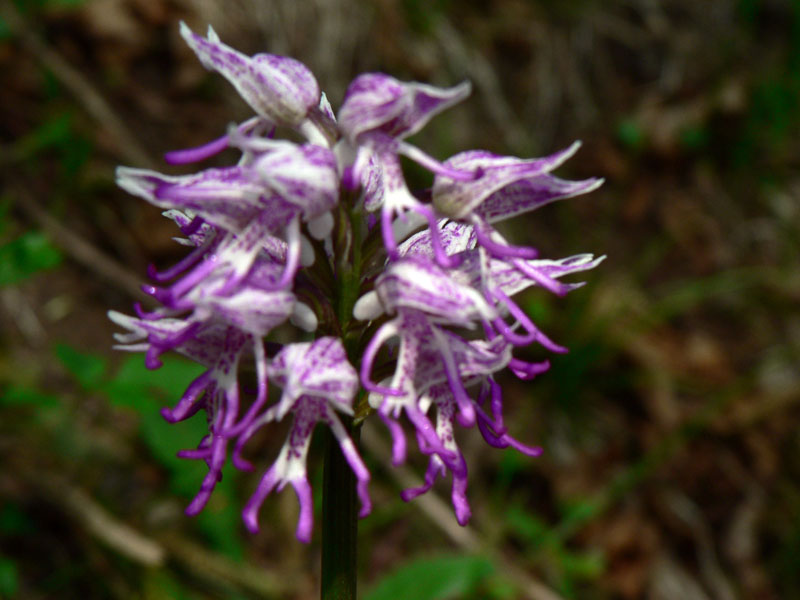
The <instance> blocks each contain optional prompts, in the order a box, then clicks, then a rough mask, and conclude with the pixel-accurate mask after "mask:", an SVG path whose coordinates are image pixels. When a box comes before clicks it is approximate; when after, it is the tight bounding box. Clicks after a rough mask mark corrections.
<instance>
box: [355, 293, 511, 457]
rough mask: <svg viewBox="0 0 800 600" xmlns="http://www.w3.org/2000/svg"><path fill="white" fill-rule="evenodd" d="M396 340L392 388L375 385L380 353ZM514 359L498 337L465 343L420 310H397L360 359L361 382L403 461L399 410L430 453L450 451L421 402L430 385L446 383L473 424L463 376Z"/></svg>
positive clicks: (463, 416)
mask: <svg viewBox="0 0 800 600" xmlns="http://www.w3.org/2000/svg"><path fill="white" fill-rule="evenodd" d="M392 338H400V345H399V348H398V350H397V358H396V366H395V369H394V375H393V376H392V378H391V380H390V381H389V384H388V386H387V385H386V382H381V383H380V384H376V383H374V382H373V381H372V379H371V373H372V371H373V367H374V366H375V362H376V358H377V355H378V352H379V350H380V348H381V347H382V346H383V345H384V344H386V343H387V342H388V341H389V340H391V339H392ZM510 360H511V352H510V346H509V345H508V344H506V343H504V342H503V341H502V340H501V339H500V338H498V339H497V340H495V341H493V342H478V341H475V342H467V341H466V340H464V339H463V338H461V337H460V336H459V335H457V334H455V333H453V332H451V331H449V330H446V329H443V328H441V327H439V326H437V325H435V324H434V323H433V322H432V321H431V320H430V319H429V318H428V317H427V316H426V315H425V314H424V313H422V312H421V311H418V310H413V309H405V308H401V309H399V310H398V311H397V317H396V318H395V319H393V320H392V321H389V322H387V323H385V324H384V325H382V326H381V327H380V328H379V329H378V331H377V332H376V333H375V335H374V336H373V338H372V339H371V340H370V342H369V344H368V345H367V347H366V349H365V350H364V357H363V359H362V363H361V382H362V385H363V386H364V387H365V388H366V389H367V390H369V391H370V392H372V394H371V395H370V403H371V404H372V405H373V408H376V409H377V410H378V413H379V414H380V415H381V417H382V418H383V419H384V421H385V422H386V424H387V426H389V428H390V430H391V432H392V437H393V440H394V445H393V462H394V463H395V464H399V463H402V462H403V461H404V460H405V437H404V436H403V433H402V429H400V427H399V425H398V424H397V422H396V420H397V418H398V417H399V416H400V414H401V413H403V414H405V415H406V417H407V418H408V419H409V420H410V421H411V423H412V424H413V425H414V426H415V428H416V430H417V433H418V435H419V436H420V439H422V440H424V442H425V447H426V449H427V450H428V452H438V453H440V454H446V451H444V449H443V448H442V445H441V441H440V440H439V439H438V438H437V437H436V435H435V433H434V432H433V430H432V429H433V428H432V426H431V424H430V422H429V421H428V419H427V417H426V416H425V414H424V412H425V411H423V410H421V409H420V406H419V404H418V399H419V397H420V395H421V394H422V393H423V392H424V391H425V390H426V389H427V387H429V386H431V385H433V384H435V383H438V382H441V381H447V382H448V385H449V386H450V389H451V390H452V391H453V394H454V396H455V398H456V401H457V404H458V409H459V420H460V422H461V423H462V424H464V425H466V426H469V425H471V424H473V423H474V422H475V410H474V408H473V405H472V402H471V400H470V399H469V396H468V394H467V393H466V390H465V388H464V383H463V381H464V378H466V377H471V376H474V375H476V374H479V375H488V374H491V373H494V372H496V371H498V370H500V369H503V368H504V367H505V366H506V365H508V364H509V361H510Z"/></svg>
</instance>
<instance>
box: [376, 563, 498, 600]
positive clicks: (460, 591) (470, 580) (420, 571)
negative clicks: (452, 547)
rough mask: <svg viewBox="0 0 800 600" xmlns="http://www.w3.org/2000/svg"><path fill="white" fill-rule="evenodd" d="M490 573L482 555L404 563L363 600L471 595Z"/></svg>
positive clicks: (441, 598)
mask: <svg viewBox="0 0 800 600" xmlns="http://www.w3.org/2000/svg"><path fill="white" fill-rule="evenodd" d="M493 571H494V566H493V565H492V563H491V562H490V561H489V559H487V558H484V557H482V556H432V557H426V558H420V559H417V560H415V561H413V562H410V563H407V564H405V565H403V566H402V567H400V568H399V569H397V570H395V571H394V572H393V573H392V574H390V575H389V576H387V577H385V578H384V579H383V580H382V581H380V582H379V583H378V584H377V585H376V586H375V587H374V588H372V590H370V592H369V593H368V594H367V595H366V596H365V597H364V599H365V600H397V599H398V598H413V599H414V600H446V599H448V598H463V597H465V596H467V595H469V594H471V593H474V592H475V591H476V590H477V588H478V586H479V585H480V584H481V583H482V582H483V581H484V580H485V579H486V578H487V577H488V576H489V575H491V573H492V572H493Z"/></svg>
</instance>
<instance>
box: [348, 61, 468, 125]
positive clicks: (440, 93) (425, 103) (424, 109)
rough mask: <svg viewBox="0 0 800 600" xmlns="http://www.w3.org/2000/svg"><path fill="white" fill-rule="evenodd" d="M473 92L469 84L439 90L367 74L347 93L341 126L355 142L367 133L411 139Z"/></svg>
mask: <svg viewBox="0 0 800 600" xmlns="http://www.w3.org/2000/svg"><path fill="white" fill-rule="evenodd" d="M470 89H471V86H470V84H469V83H468V82H464V83H462V84H461V85H458V86H456V87H453V88H437V87H434V86H431V85H425V84H422V83H403V82H400V81H398V80H397V79H395V78H393V77H389V76H388V75H384V74H382V73H364V74H363V75H359V76H358V77H356V78H355V79H354V80H353V81H352V83H351V84H350V86H349V87H348V88H347V91H346V92H345V97H344V101H343V102H342V107H341V108H340V109H339V127H340V129H341V130H342V131H343V132H344V133H345V135H347V136H348V137H349V138H350V139H352V140H356V139H358V138H359V136H361V135H362V134H364V133H367V132H379V133H383V134H385V135H389V136H391V137H395V138H404V137H408V136H410V135H413V134H414V133H416V132H417V131H419V130H420V129H422V128H423V127H424V126H425V124H426V123H427V122H428V121H429V120H430V119H431V118H432V117H434V116H435V115H436V114H438V113H440V112H441V111H443V110H445V109H446V108H448V107H450V106H452V105H453V104H456V103H457V102H460V101H461V100H463V99H464V98H466V97H467V96H468V95H469V92H470Z"/></svg>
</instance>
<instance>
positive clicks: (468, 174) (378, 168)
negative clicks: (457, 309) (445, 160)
mask: <svg viewBox="0 0 800 600" xmlns="http://www.w3.org/2000/svg"><path fill="white" fill-rule="evenodd" d="M469 91H470V85H469V84H468V83H464V84H462V85H460V86H457V87H454V88H450V89H443V88H437V87H434V86H430V85H424V84H420V83H403V82H400V81H398V80H396V79H394V78H393V77H389V76H388V75H383V74H381V73H365V74H364V75H360V76H359V77H357V78H356V79H355V80H353V82H352V83H351V84H350V87H348V89H347V92H346V93H345V99H344V102H343V103H342V107H341V109H340V111H339V121H338V123H339V128H340V129H341V131H342V132H343V134H344V136H345V139H344V141H343V142H342V143H344V144H347V145H348V147H349V148H351V156H350V159H349V160H347V161H345V163H346V164H344V165H343V166H342V168H343V171H344V174H343V179H344V182H345V184H346V185H347V184H348V182H351V183H350V185H351V187H354V186H355V185H357V184H361V185H362V186H363V187H364V188H365V190H367V197H366V202H365V206H366V207H367V209H368V210H377V209H378V208H379V207H382V212H381V230H382V233H383V238H384V244H385V245H386V249H387V251H388V252H389V255H390V256H391V257H393V258H394V257H395V256H396V254H397V242H396V240H395V235H394V232H393V230H392V221H393V219H394V217H395V215H397V216H399V217H400V218H401V219H406V218H408V215H407V213H416V214H417V215H420V216H421V217H422V218H424V219H425V220H427V221H428V223H429V225H430V227H431V229H432V230H435V229H436V215H435V213H434V212H433V210H431V207H429V206H427V205H425V204H423V203H421V202H419V201H418V200H417V199H416V198H414V196H413V195H412V194H411V193H410V192H409V190H408V188H407V187H406V184H405V179H404V177H403V172H402V169H401V167H400V161H399V158H398V154H403V155H405V156H408V157H409V158H411V159H412V160H414V161H416V162H417V163H419V164H420V165H422V166H423V167H425V168H427V169H430V170H431V171H433V172H434V173H438V174H443V175H447V176H448V177H451V178H454V179H458V180H461V179H466V180H469V179H472V178H474V177H475V172H474V171H463V170H459V169H453V168H450V167H448V166H447V165H443V164H442V163H440V162H438V161H436V160H435V159H433V158H431V157H430V156H428V155H427V154H425V153H424V152H422V151H421V150H420V149H419V148H417V147H415V146H412V145H411V144H408V143H407V142H405V141H403V140H404V138H406V137H408V136H410V135H413V134H414V133H416V132H417V131H419V130H420V129H422V127H424V126H425V124H426V123H427V122H428V121H429V120H430V119H431V118H432V117H433V116H434V115H436V114H437V113H439V112H441V111H442V110H444V109H446V108H448V107H450V106H452V105H453V104H456V103H457V102H460V101H461V100H463V99H464V98H465V97H466V96H467V95H468V94H469ZM341 154H345V153H344V152H343V151H340V155H341ZM377 181H380V184H381V185H382V190H381V191H380V192H378V191H376V190H374V185H375V183H376V182H377ZM370 188H373V189H370ZM433 241H434V250H435V254H436V258H437V261H439V262H440V263H441V264H443V265H448V264H449V261H448V260H447V255H446V253H444V252H443V251H441V250H440V248H439V244H438V239H437V238H436V232H435V231H434V240H433Z"/></svg>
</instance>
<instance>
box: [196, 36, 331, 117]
mask: <svg viewBox="0 0 800 600" xmlns="http://www.w3.org/2000/svg"><path fill="white" fill-rule="evenodd" d="M181 35H182V36H183V39H185V40H186V43H187V44H188V45H189V47H190V48H191V49H192V50H194V51H195V53H196V54H197V56H198V58H199V59H200V61H201V62H202V63H203V66H205V67H206V68H207V69H210V70H214V71H217V72H218V73H220V74H221V75H222V76H224V77H225V78H226V79H227V80H228V81H230V82H231V83H232V84H233V86H234V87H235V88H236V91H238V92H239V95H241V96H242V98H243V99H244V100H245V102H247V103H248V104H249V105H250V106H251V107H252V108H253V110H255V111H256V112H257V113H258V114H259V115H261V116H262V117H265V118H267V119H269V120H270V121H273V122H275V123H278V124H281V125H289V126H297V125H299V124H300V123H301V122H302V121H303V120H304V119H305V118H306V115H308V113H309V111H310V110H311V109H312V108H316V107H317V105H318V104H319V98H320V91H319V85H318V84H317V80H316V79H315V78H314V76H313V75H312V74H311V71H309V70H308V68H307V67H306V66H305V65H304V64H303V63H301V62H299V61H297V60H294V59H293V58H288V57H285V56H275V55H273V54H256V55H255V56H253V57H249V56H246V55H244V54H242V53H240V52H238V51H236V50H234V49H233V48H231V47H230V46H227V45H225V44H223V43H222V42H221V41H220V40H219V37H218V36H217V35H216V34H215V33H214V31H213V30H212V29H211V28H209V33H208V38H203V37H202V36H199V35H197V34H196V33H194V32H192V30H191V29H189V27H187V26H186V24H185V23H181Z"/></svg>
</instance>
